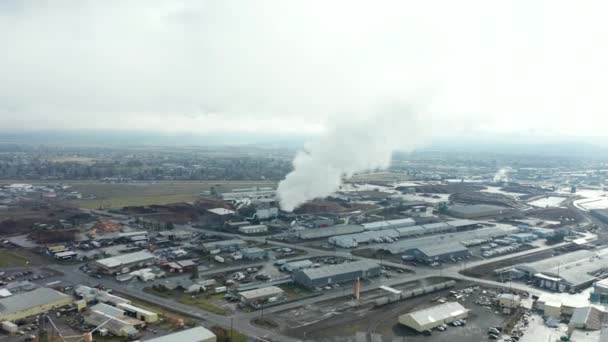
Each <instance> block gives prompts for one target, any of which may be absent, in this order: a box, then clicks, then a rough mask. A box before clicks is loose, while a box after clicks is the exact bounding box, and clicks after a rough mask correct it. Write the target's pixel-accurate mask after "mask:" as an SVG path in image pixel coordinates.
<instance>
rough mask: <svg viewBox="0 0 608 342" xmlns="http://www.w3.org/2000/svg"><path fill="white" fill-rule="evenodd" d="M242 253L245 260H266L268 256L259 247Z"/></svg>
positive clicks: (246, 249) (247, 249)
mask: <svg viewBox="0 0 608 342" xmlns="http://www.w3.org/2000/svg"><path fill="white" fill-rule="evenodd" d="M241 253H243V258H245V259H247V260H258V259H264V258H266V256H267V255H268V253H267V252H266V251H265V250H263V249H261V248H259V247H251V248H245V249H243V250H242V251H241Z"/></svg>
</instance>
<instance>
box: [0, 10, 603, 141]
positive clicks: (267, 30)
mask: <svg viewBox="0 0 608 342" xmlns="http://www.w3.org/2000/svg"><path fill="white" fill-rule="evenodd" d="M607 10H608V2H607V1H556V0H551V1H533V0H526V1H489V0H482V1H453V0H448V1H419V0H418V1H404V0H400V1H361V2H359V1H353V0H347V1H338V0H332V1H327V0H325V1H314V0H312V1H311V0H306V1H289V0H277V1H271V0H268V1H230V0H217V1H177V0H168V1H154V0H141V1H125V0H117V1H111V0H98V1H84V0H74V1H68V0H66V1H27V0H2V1H0V44H1V46H2V52H1V53H0V129H28V130H32V129H34V130H38V129H83V128H84V129H136V130H154V131H169V132H173V131H188V132H201V133H206V132H210V131H211V132H216V133H217V132H228V131H231V132H234V131H237V132H239V131H246V132H256V133H260V132H262V133H263V132H269V133H289V132H294V133H315V132H319V131H322V130H324V128H325V127H327V126H328V125H331V124H328V123H331V122H334V121H336V120H344V118H345V117H348V116H350V115H355V116H361V117H370V116H371V117H373V115H374V110H375V108H377V107H378V106H385V105H386V103H394V102H400V103H412V104H414V105H415V107H416V108H417V110H420V111H421V112H422V113H424V114H423V115H428V117H429V120H428V124H429V125H435V124H438V123H439V121H441V122H443V123H445V122H448V123H452V122H453V123H454V125H457V126H458V127H459V129H464V133H463V134H471V133H475V134H488V135H491V134H495V133H497V132H499V133H509V134H510V133H517V134H524V135H526V134H530V135H541V136H542V135H563V134H566V135H576V136H591V135H596V136H597V135H605V130H606V125H607V124H608V103H607V101H608V100H607V99H608V96H607V94H606V90H607V89H608V84H607V82H608V77H607V76H608V62H607V61H608V39H607V37H608V20H606V13H608V11H607ZM431 118H432V119H431ZM372 121H373V120H372ZM444 126H450V125H445V124H444ZM439 134H449V132H448V131H447V130H445V131H443V132H441V131H440V133H439Z"/></svg>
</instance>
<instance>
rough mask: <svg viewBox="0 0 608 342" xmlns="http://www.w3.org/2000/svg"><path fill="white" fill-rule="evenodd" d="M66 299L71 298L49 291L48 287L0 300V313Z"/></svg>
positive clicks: (17, 310)
mask: <svg viewBox="0 0 608 342" xmlns="http://www.w3.org/2000/svg"><path fill="white" fill-rule="evenodd" d="M68 298H71V297H70V296H68V295H66V294H64V293H61V292H59V291H55V290H53V289H49V288H48V287H40V288H37V289H35V290H33V291H29V292H21V293H17V294H14V295H12V296H10V297H6V298H2V299H0V313H2V314H6V313H13V312H19V311H23V310H27V309H29V308H33V307H36V306H40V305H44V304H48V303H53V302H57V301H60V300H64V299H68Z"/></svg>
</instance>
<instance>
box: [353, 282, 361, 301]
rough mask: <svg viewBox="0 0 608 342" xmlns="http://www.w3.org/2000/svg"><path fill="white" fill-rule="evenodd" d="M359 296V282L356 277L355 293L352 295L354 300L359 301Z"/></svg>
mask: <svg viewBox="0 0 608 342" xmlns="http://www.w3.org/2000/svg"><path fill="white" fill-rule="evenodd" d="M360 294H361V280H359V277H357V280H356V281H355V293H354V296H355V299H356V300H359V298H360Z"/></svg>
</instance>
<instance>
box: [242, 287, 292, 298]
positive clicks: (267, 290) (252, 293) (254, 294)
mask: <svg viewBox="0 0 608 342" xmlns="http://www.w3.org/2000/svg"><path fill="white" fill-rule="evenodd" d="M283 293H284V291H283V290H282V289H281V288H279V287H277V286H268V287H262V288H259V289H255V290H249V291H243V292H239V296H241V297H243V298H244V299H247V300H253V299H256V298H260V297H269V296H270V297H272V296H278V295H281V294H283Z"/></svg>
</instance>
